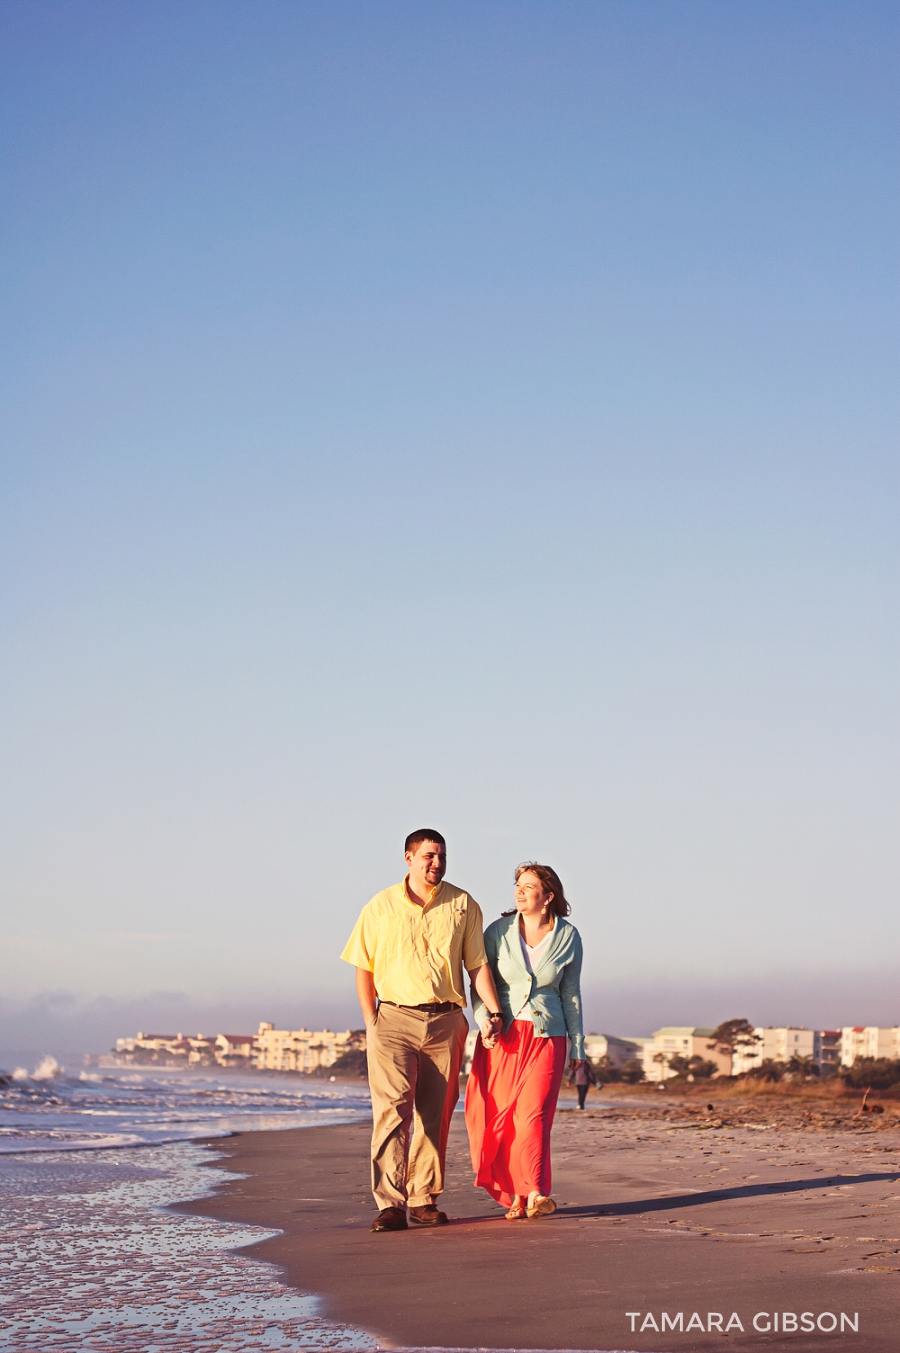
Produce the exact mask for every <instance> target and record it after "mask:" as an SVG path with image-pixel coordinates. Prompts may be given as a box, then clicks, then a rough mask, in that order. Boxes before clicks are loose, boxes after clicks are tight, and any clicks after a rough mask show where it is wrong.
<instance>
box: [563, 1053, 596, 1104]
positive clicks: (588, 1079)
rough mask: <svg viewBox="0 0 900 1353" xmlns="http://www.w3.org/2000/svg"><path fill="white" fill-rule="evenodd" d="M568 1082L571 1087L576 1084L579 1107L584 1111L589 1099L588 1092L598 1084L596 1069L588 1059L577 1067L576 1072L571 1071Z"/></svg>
mask: <svg viewBox="0 0 900 1353" xmlns="http://www.w3.org/2000/svg"><path fill="white" fill-rule="evenodd" d="M568 1080H569V1084H570V1085H571V1084H572V1082H573V1081H574V1082H575V1089H576V1091H577V1092H578V1107H579V1109H583V1108H584V1102H585V1100H586V1099H587V1097H588V1090H590V1088H591V1086H592V1085H596V1084H597V1077H596V1076H595V1075H594V1068H593V1067H592V1066H591V1064H590V1062H589V1061H588V1060H587V1058H585V1060H584V1061H583V1062H582V1063H581V1065H580V1066H576V1067H575V1068H574V1070H573V1069H570V1070H569V1078H568Z"/></svg>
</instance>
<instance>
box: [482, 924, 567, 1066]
mask: <svg viewBox="0 0 900 1353" xmlns="http://www.w3.org/2000/svg"><path fill="white" fill-rule="evenodd" d="M484 948H485V952H486V953H487V958H488V963H490V965H491V972H492V973H493V974H494V981H495V983H496V985H497V996H498V997H499V999H500V1008H501V1010H502V1011H503V1031H504V1033H505V1032H506V1030H507V1029H508V1028H509V1026H510V1025H511V1024H512V1022H513V1019H514V1018H515V1017H516V1016H518V1015H522V1016H524V1015H530V1016H531V1018H532V1020H533V1022H534V1032H535V1034H536V1035H537V1037H538V1038H558V1037H561V1036H563V1037H564V1036H565V1035H566V1034H568V1036H569V1039H570V1040H571V1044H572V1047H571V1050H570V1053H569V1056H570V1057H575V1058H581V1057H584V1026H583V1025H582V1022H581V957H582V953H581V936H580V935H579V933H578V931H577V930H576V929H575V927H574V926H573V925H572V924H571V922H569V921H566V920H564V919H563V918H562V917H561V916H557V918H556V922H555V924H554V927H553V938H552V939H551V940H550V943H549V944H548V945H547V947H546V949H544V951H543V952H542V953H541V954H539V955H538V960H537V967H536V968H535V971H534V972H533V973H530V972H529V971H528V968H527V966H526V963H525V955H524V954H523V953H522V941H521V939H520V938H519V914H518V912H516V914H515V915H514V916H501V917H500V919H499V921H493V922H492V923H491V924H490V925H489V926H488V928H487V930H486V931H485V932H484ZM472 1007H473V1013H474V1015H475V1019H476V1020H477V1021H478V1023H479V1025H480V1024H481V1021H482V1019H483V1018H484V1015H485V1004H484V1002H483V1001H482V999H481V997H480V996H479V995H478V993H477V992H476V991H475V990H474V988H473V990H472ZM523 1007H524V1009H523Z"/></svg>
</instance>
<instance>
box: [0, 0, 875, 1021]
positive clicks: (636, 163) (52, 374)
mask: <svg viewBox="0 0 900 1353" xmlns="http://www.w3.org/2000/svg"><path fill="white" fill-rule="evenodd" d="M898 26H900V25H898V13H897V9H896V6H894V5H893V4H884V5H882V4H877V3H859V0H854V2H853V3H829V2H828V0H816V3H800V4H798V3H790V0H779V3H764V2H762V3H760V2H759V0H754V3H752V4H750V3H746V4H745V3H728V4H722V3H710V4H706V3H693V0H683V2H682V3H678V4H674V3H665V4H660V3H652V0H651V2H646V3H642V4H641V5H639V6H636V5H633V4H619V3H613V4H609V3H593V4H575V3H552V4H549V3H548V4H528V3H516V4H487V5H484V4H477V5H476V4H471V5H467V4H456V5H453V6H444V7H441V6H437V5H421V4H416V5H412V4H410V5H402V4H390V3H383V4H378V5H374V4H356V3H343V4H341V5H336V4H316V3H310V4H302V5H297V4H293V3H292V4H282V3H268V4H266V5H264V6H260V5H250V4H235V3H216V4H215V5H211V4H203V3H192V4H190V5H187V6H185V5H183V4H169V3H155V4H153V5H144V6H137V5H135V6H122V5H118V4H100V3H96V4H95V3H91V4H83V3H71V2H69V3H65V4H53V3H46V4H42V5H41V6H34V5H31V4H26V3H4V4H2V5H0V118H2V126H3V135H2V150H0V256H2V263H0V267H2V273H0V287H2V292H0V295H2V306H0V420H2V421H0V430H2V443H3V448H2V481H0V489H2V504H0V624H2V631H0V647H2V656H0V664H2V667H0V683H2V684H0V699H2V703H3V708H4V710H5V716H6V717H5V718H4V720H3V730H2V745H0V760H2V766H3V771H2V794H3V799H2V818H3V821H4V828H3V843H2V917H0V939H2V944H0V992H2V993H3V994H4V997H5V999H6V1000H7V1001H8V1002H9V1004H8V1006H7V1013H8V1016H9V1019H10V1020H11V1021H12V1022H13V1025H15V1028H16V1033H15V1038H16V1040H17V1044H19V1045H20V1044H21V1042H22V1038H23V1037H24V1034H22V1035H20V1033H19V1032H18V1030H19V1027H20V1025H21V1021H22V1019H23V1018H24V1017H23V1016H22V1013H21V1012H22V1011H23V1010H28V1011H31V1012H32V1014H33V1013H34V1011H35V1010H44V1009H49V1008H50V1007H51V1006H52V1008H53V1009H57V1010H59V1009H68V1010H69V1012H70V1015H69V1018H70V1019H71V1020H74V1021H75V1022H76V1023H77V1018H80V1017H81V1016H80V1015H78V1014H77V1012H78V1011H83V1010H85V1009H87V1008H88V1007H90V1006H91V1002H93V1003H94V1006H93V1007H92V1008H97V1009H98V1008H100V1007H99V1006H97V1002H100V1003H101V1005H102V1006H103V1009H112V1008H113V1007H114V1006H115V1003H116V1002H119V1003H120V1007H121V1008H123V1009H124V1008H125V1007H124V1006H121V1003H122V1002H124V1003H126V1005H127V1009H128V1011H129V1018H131V1015H132V1014H133V1013H134V1012H136V1011H139V1010H141V1009H144V1008H146V1009H148V1010H155V1009H157V1008H160V1009H165V1008H166V1002H167V1001H168V1002H170V1003H171V1002H175V1003H176V1004H177V1002H179V1001H180V1002H182V1004H183V1005H184V1007H185V1009H191V1008H194V1007H196V1008H197V1009H205V1010H207V1011H211V1010H215V1011H216V1018H219V1016H220V1015H221V1018H222V1019H226V1018H227V1017H228V1015H229V1013H230V1012H233V1016H232V1017H233V1018H237V1017H238V1015H240V1017H241V1018H242V1019H248V1018H250V1015H251V1014H252V1011H254V1010H256V1009H259V1011H260V1017H275V1018H287V1017H288V1016H289V1015H290V1016H291V1017H295V1016H296V1017H304V1016H305V1018H306V1020H307V1022H309V1020H310V1019H315V1018H317V1017H324V1015H325V1014H329V1016H330V1017H332V1018H334V1019H340V1018H342V1017H343V1018H350V1017H351V1016H352V1012H353V1007H352V1003H351V999H350V987H351V980H352V979H351V974H350V972H349V970H347V971H344V970H343V968H342V965H340V964H339V963H338V962H337V959H336V955H337V953H338V952H339V950H340V947H341V945H342V943H343V939H344V937H345V934H346V933H347V932H348V931H349V928H350V926H351V925H352V922H353V919H354V917H355V915H356V913H357V911H358V909H359V907H360V906H361V904H362V903H363V902H364V901H365V900H366V898H367V897H368V896H370V895H371V894H372V893H373V892H374V891H375V890H376V889H378V888H380V887H382V886H384V885H385V884H386V883H388V882H391V881H393V880H394V879H395V878H397V877H399V874H400V871H401V865H402V861H401V858H400V847H401V844H402V839H403V837H404V835H405V834H406V832H407V831H408V830H410V829H411V828H413V827H417V826H419V825H422V824H433V825H435V826H437V827H439V828H440V829H442V830H443V831H444V832H445V834H446V835H447V836H448V838H449V842H450V860H451V864H450V870H449V876H450V877H451V878H452V879H454V881H457V882H459V883H461V884H462V885H464V886H467V887H469V888H470V889H471V890H472V892H473V893H474V895H475V896H476V897H477V898H478V899H479V900H480V901H481V903H482V905H483V907H484V910H485V913H486V915H487V916H488V917H489V918H491V917H493V916H495V915H496V914H497V913H498V912H499V910H500V909H501V907H502V906H504V905H507V904H508V899H509V894H510V886H511V877H512V870H513V868H514V866H515V864H516V863H517V862H518V861H519V860H521V859H523V858H530V857H536V858H539V859H542V860H543V859H546V860H547V861H548V862H549V863H552V864H553V865H554V866H555V867H556V868H557V869H558V870H559V872H560V874H561V875H562V877H563V879H564V881H565V882H566V885H567V889H568V890H569V892H570V893H571V896H572V899H573V903H574V907H575V911H574V919H575V920H576V923H577V924H578V925H579V927H580V928H581V929H582V932H583V934H584V937H585V944H586V950H587V954H588V962H587V973H586V981H587V984H588V986H589V988H590V989H591V991H592V993H593V995H592V996H591V1001H593V1003H594V1004H593V1006H591V1005H590V1004H589V1022H590V1012H591V1010H592V1009H593V1010H594V1011H596V1019H597V1020H598V1021H599V1020H600V1019H601V1017H602V1020H603V1022H604V1024H605V1025H606V1026H607V1027H609V1029H610V1031H611V1032H617V1031H618V1032H629V1031H630V1032H647V1031H648V1030H649V1028H650V1027H652V1025H653V1024H655V1023H658V1022H663V1021H664V1020H667V1019H668V1018H669V1016H668V1014H667V1011H669V1010H670V1009H671V1017H672V1019H673V1020H676V1021H683V1022H691V1021H692V1019H693V1018H694V1016H693V1015H692V1014H691V1012H690V1010H689V1009H688V1008H687V1006H688V1005H689V1004H690V1001H689V1000H688V996H689V995H690V993H691V992H696V993H698V995H697V1004H698V1005H701V1004H703V1003H704V1001H707V1004H710V1005H713V1004H716V1003H717V1002H718V1003H721V1004H723V1006H724V1007H725V1008H723V1009H722V1011H721V1017H722V1018H725V1017H726V1016H729V1015H732V1014H735V1013H742V1014H747V1015H748V1016H749V1017H750V1018H753V1019H757V1018H758V1019H761V1020H772V1021H775V1022H782V1020H791V1021H795V1022H805V1023H814V1022H829V1023H856V1022H868V1021H874V1022H882V1023H885V1022H891V1023H893V1022H896V1021H897V1020H898V1019H900V1012H898V1010H897V1008H896V1005H895V1003H894V995H893V992H894V986H895V983H894V979H893V969H892V968H891V966H890V965H891V964H893V961H894V958H895V955H896V946H897V941H898V939H900V925H898V921H897V915H898V906H897V903H898V881H900V870H898V863H900V862H898V849H897V829H896V823H897V810H898V806H900V804H898V799H900V793H898V789H900V785H898V771H897V766H898V750H900V748H898V716H897V699H896V692H897V689H898V676H900V673H898V643H897V635H898V631H897V590H898V586H897V585H898V576H900V570H898V549H897V525H896V523H897V507H898V458H897V430H898V416H897V414H898V407H897V393H896V392H897V355H898V325H897V314H898V305H897V302H898V285H897V281H898V279H897V197H898V194H897V182H898V180H897V125H898V124H897V112H898V108H897V104H898V95H897V81H896V58H897V38H898ZM711 991H714V992H715V993H717V994H716V995H715V997H714V999H713V998H712V997H709V998H708V1000H707V997H703V998H702V999H701V996H700V994H699V993H701V992H711ZM660 992H662V993H664V997H663V996H660V995H659V993H660ZM636 993H637V994H636ZM654 993H656V994H655V995H654ZM731 993H734V996H735V999H742V1001H743V1004H742V1007H741V1010H740V1011H737V1009H732V1008H731V1005H730V1004H729V1000H730V996H731ZM654 1000H655V1001H656V1004H655V1005H654V1003H653V1002H654ZM754 1001H756V1006H757V1008H756V1009H754V1008H751V1006H752V1004H753V1002H754ZM66 1002H68V1003H69V1004H68V1005H66ZM104 1002H105V1003H106V1004H105V1005H103V1003H104ZM110 1003H112V1004H110ZM142 1003H143V1004H142ZM160 1003H162V1004H160ZM675 1005H678V1007H679V1009H678V1012H677V1013H676V1012H675V1010H674V1009H672V1007H673V1006H675ZM664 1006H665V1009H664V1008H663V1007H664ZM682 1006H684V1007H685V1008H684V1009H682V1008H681V1007H682ZM263 1007H265V1009H263ZM744 1007H746V1008H744ZM116 1008H119V1007H116ZM179 1008H180V1007H179ZM642 1011H645V1012H646V1018H647V1025H646V1027H641V1028H638V1027H637V1023H636V1022H637V1021H639V1020H640V1018H641V1012H642ZM73 1012H74V1013H73ZM281 1012H283V1013H281ZM714 1013H715V1012H713V1011H706V1010H704V1011H703V1012H701V1011H700V1010H699V1009H698V1011H697V1015H696V1018H697V1021H698V1022H706V1021H707V1020H710V1019H713V1016H714ZM136 1017H137V1016H136V1014H135V1018H136ZM29 1018H31V1015H29ZM112 1018H113V1017H112V1016H110V1019H112ZM210 1018H212V1015H210ZM16 1020H19V1022H20V1025H16V1024H15V1021H16ZM185 1022H186V1023H187V1017H185ZM626 1022H627V1024H628V1028H627V1029H625V1028H624V1027H623V1023H626ZM11 1027H12V1026H11ZM22 1027H24V1026H22ZM73 1027H74V1026H73ZM92 1028H93V1026H92ZM48 1036H49V1035H48ZM92 1036H93V1035H92ZM2 1041H3V1040H2V1039H0V1043H2Z"/></svg>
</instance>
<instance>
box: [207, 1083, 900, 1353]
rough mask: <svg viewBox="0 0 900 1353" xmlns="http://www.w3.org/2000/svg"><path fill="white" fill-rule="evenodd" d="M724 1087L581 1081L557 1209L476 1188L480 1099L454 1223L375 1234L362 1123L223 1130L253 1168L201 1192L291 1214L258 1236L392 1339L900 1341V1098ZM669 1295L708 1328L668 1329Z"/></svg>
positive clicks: (231, 1210)
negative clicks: (865, 1103)
mask: <svg viewBox="0 0 900 1353" xmlns="http://www.w3.org/2000/svg"><path fill="white" fill-rule="evenodd" d="M709 1098H710V1102H711V1103H712V1104H713V1108H712V1110H709V1109H707V1107H706V1104H707V1099H706V1096H705V1095H704V1097H703V1099H702V1100H698V1099H697V1098H696V1097H694V1098H693V1099H688V1098H682V1097H677V1098H676V1097H675V1096H674V1095H668V1094H667V1095H666V1097H665V1100H664V1102H662V1103H661V1102H660V1101H661V1100H663V1096H662V1095H661V1094H660V1095H657V1094H654V1093H648V1092H646V1091H644V1092H643V1093H638V1094H636V1093H635V1092H633V1091H632V1092H624V1093H623V1094H620V1095H619V1096H618V1097H614V1098H611V1097H610V1095H609V1094H608V1093H607V1092H604V1093H603V1097H602V1099H603V1102H605V1103H612V1105H613V1107H610V1108H600V1107H598V1106H599V1104H600V1102H601V1099H600V1097H599V1096H598V1095H597V1094H596V1092H593V1107H590V1105H591V1101H590V1100H589V1107H588V1109H587V1110H586V1111H585V1112H583V1113H581V1112H578V1111H577V1110H573V1111H571V1112H565V1111H562V1108H563V1105H565V1106H570V1105H571V1099H572V1095H571V1092H566V1091H564V1092H563V1105H561V1112H560V1113H559V1114H558V1116H557V1121H556V1125H555V1127H554V1133H553V1162H554V1186H553V1192H554V1196H555V1198H556V1200H557V1202H558V1204H559V1211H558V1212H557V1213H556V1214H555V1215H554V1216H552V1217H549V1218H546V1219H544V1220H541V1221H534V1222H527V1221H526V1222H518V1223H510V1222H506V1221H504V1220H503V1218H502V1214H501V1212H500V1211H499V1209H497V1208H496V1207H495V1205H494V1204H493V1203H492V1202H491V1200H490V1199H488V1198H487V1196H486V1195H485V1194H484V1193H482V1192H481V1191H476V1190H475V1189H474V1188H473V1185H472V1182H471V1169H470V1165H469V1160H468V1154H467V1145H466V1136H465V1125H464V1123H463V1122H462V1119H461V1115H457V1117H456V1120H455V1121H454V1125H453V1131H452V1134H451V1145H450V1152H449V1159H448V1187H447V1191H446V1193H445V1195H444V1198H443V1200H442V1201H443V1206H444V1207H445V1208H446V1210H447V1211H448V1213H449V1214H450V1216H451V1218H452V1219H453V1221H452V1224H451V1225H450V1226H446V1227H442V1228H439V1229H437V1230H423V1229H410V1230H409V1231H407V1232H401V1233H399V1234H383V1235H372V1234H370V1232H369V1230H368V1226H369V1222H370V1220H371V1217H372V1216H373V1213H374V1208H373V1204H372V1199H371V1195H370V1193H369V1188H368V1161H367V1147H368V1135H369V1132H368V1127H367V1126H366V1125H362V1124H360V1125H352V1126H343V1127H327V1128H306V1129H298V1130H294V1131H288V1132H255V1133H246V1134H243V1135H240V1136H237V1137H235V1138H231V1139H228V1140H227V1141H225V1142H216V1143H215V1144H214V1145H215V1147H216V1150H217V1151H221V1152H223V1153H224V1156H225V1159H224V1160H221V1161H219V1162H218V1163H219V1164H221V1165H224V1166H225V1167H226V1168H231V1169H233V1170H235V1171H239V1172H241V1173H244V1174H246V1175H247V1176H248V1177H247V1178H244V1179H236V1180H235V1181H234V1183H233V1184H228V1185H226V1186H225V1187H224V1188H222V1189H220V1190H219V1191H218V1192H217V1194H216V1195H215V1196H214V1197H212V1198H207V1199H201V1200H198V1201H197V1202H193V1203H189V1204H186V1205H184V1207H183V1209H182V1210H185V1211H189V1212H199V1213H207V1214H209V1215H213V1216H215V1217H217V1218H220V1219H223V1220H230V1221H240V1222H253V1223H257V1224H260V1225H264V1226H268V1227H272V1228H278V1229H279V1230H280V1231H281V1232H282V1234H281V1235H279V1236H278V1237H276V1238H274V1239H272V1240H267V1241H264V1242H263V1243H262V1244H260V1245H256V1246H254V1247H253V1248H252V1249H251V1250H249V1251H247V1253H250V1254H252V1255H255V1256H256V1257H258V1258H260V1259H265V1260H268V1261H270V1262H274V1263H276V1264H278V1265H280V1266H281V1268H282V1269H283V1272H284V1274H285V1276H286V1279H287V1281H288V1282H290V1283H291V1284H293V1285H294V1286H296V1287H298V1288H301V1289H303V1290H305V1291H313V1292H318V1293H320V1294H322V1296H323V1298H324V1307H323V1311H322V1314H323V1315H325V1316H328V1317H329V1318H332V1319H336V1320H341V1321H346V1322H348V1323H350V1324H353V1325H356V1326H358V1327H360V1328H362V1329H365V1330H368V1331H370V1332H373V1333H374V1334H375V1335H376V1336H377V1337H378V1338H379V1339H380V1341H381V1342H382V1344H383V1345H384V1346H385V1347H400V1346H405V1347H408V1348H428V1347H431V1348H435V1347H441V1348H447V1347H453V1348H490V1349H511V1348H515V1349H655V1350H674V1349H697V1350H701V1349H707V1348H713V1347H716V1348H718V1347H721V1346H722V1345H723V1341H724V1340H725V1338H726V1335H725V1333H724V1329H725V1326H726V1325H727V1323H728V1322H729V1320H730V1319H731V1317H732V1315H733V1314H734V1315H735V1316H736V1317H737V1319H738V1320H740V1322H741V1324H742V1325H743V1333H742V1332H740V1330H739V1329H738V1326H737V1325H736V1324H735V1323H734V1322H733V1321H732V1327H731V1330H730V1331H729V1332H728V1334H727V1345H726V1346H727V1347H731V1348H734V1349H751V1348H753V1349H756V1348H788V1347H789V1348H796V1349H798V1350H799V1349H803V1350H819V1349H830V1348H845V1347H849V1348H853V1349H859V1350H865V1353H880V1351H881V1350H884V1351H885V1353H887V1350H890V1351H891V1353H896V1350H897V1349H898V1348H900V1329H898V1324H900V1321H898V1308H900V1300H898V1299H900V1118H898V1114H897V1110H896V1108H895V1107H894V1106H892V1105H888V1107H887V1111H886V1112H885V1113H883V1114H880V1115H874V1114H873V1115H865V1116H858V1108H859V1103H858V1101H853V1100H848V1101H835V1100H825V1099H823V1100H821V1101H815V1100H809V1101H793V1102H792V1101H787V1100H785V1099H784V1098H783V1097H772V1098H771V1099H766V1098H764V1097H757V1098H754V1099H752V1100H745V1101H744V1100H740V1099H737V1098H735V1097H734V1096H724V1095H723V1096H720V1097H718V1098H717V1097H716V1095H715V1093H712V1094H711V1095H710V1097H709ZM629 1099H630V1100H631V1101H632V1102H628V1101H629ZM628 1312H638V1313H639V1315H638V1316H637V1317H636V1318H634V1319H632V1318H630V1317H629V1316H628V1315H627V1313H628ZM663 1312H666V1313H667V1314H668V1316H669V1317H670V1318H672V1317H676V1316H677V1313H678V1312H681V1313H682V1323H683V1324H684V1325H685V1326H686V1325H688V1324H689V1323H690V1324H692V1329H691V1330H690V1331H689V1332H683V1333H681V1332H679V1331H678V1330H677V1329H675V1330H674V1331H672V1330H671V1329H668V1328H667V1329H666V1331H665V1332H663V1331H662V1313H663ZM695 1312H696V1314H697V1319H695V1320H693V1321H692V1320H691V1317H692V1315H693V1314H694V1313H695ZM775 1312H778V1314H779V1332H778V1333H777V1334H776V1333H774V1332H769V1333H763V1332H755V1331H754V1329H753V1324H752V1322H753V1318H754V1316H757V1315H758V1316H759V1319H758V1322H757V1323H758V1324H759V1325H762V1324H764V1323H765V1319H766V1318H768V1319H769V1320H771V1318H772V1315H773V1313H775ZM785 1312H787V1313H790V1314H793V1315H794V1316H795V1317H797V1323H798V1325H799V1324H800V1322H801V1318H802V1316H803V1313H804V1312H809V1313H811V1314H812V1317H813V1318H814V1319H815V1318H818V1317H822V1320H821V1322H820V1323H821V1325H822V1328H821V1329H817V1330H815V1331H814V1332H813V1333H803V1332H801V1330H799V1329H798V1331H797V1332H793V1331H791V1330H789V1329H788V1331H787V1332H783V1327H784V1326H785V1325H787V1326H790V1324H791V1323H792V1322H791V1320H790V1319H788V1320H787V1321H785V1320H784V1313H785ZM829 1312H830V1313H832V1314H833V1315H834V1316H835V1317H836V1318H837V1320H838V1321H839V1322H840V1317H841V1313H842V1312H843V1313H844V1314H845V1315H846V1316H849V1317H851V1318H852V1317H854V1316H858V1326H859V1332H858V1333H853V1332H852V1330H851V1329H850V1328H849V1327H848V1326H847V1325H846V1322H845V1328H844V1333H843V1334H842V1333H841V1327H840V1323H839V1324H838V1328H837V1330H836V1331H835V1332H834V1333H830V1332H826V1331H827V1327H828V1326H829V1325H830V1323H831V1321H830V1318H829V1316H828V1315H827V1313H829ZM711 1313H712V1314H713V1315H715V1314H716V1313H719V1314H721V1315H722V1316H723V1317H724V1319H723V1321H722V1328H723V1332H722V1333H719V1332H717V1330H716V1328H715V1321H713V1327H712V1328H710V1327H709V1326H710V1322H709V1315H710V1314H711ZM761 1313H766V1316H763V1315H762V1314H761ZM648 1314H649V1315H650V1316H651V1317H652V1320H653V1321H655V1323H656V1324H657V1325H658V1326H660V1330H659V1332H656V1331H654V1329H653V1324H652V1323H651V1322H649V1321H647V1319H646V1317H647V1315H648ZM700 1321H702V1325H703V1332H701V1331H700V1330H699V1329H698V1327H697V1326H698V1322H700ZM806 1323H807V1324H808V1323H809V1317H807V1320H806ZM632 1325H633V1326H634V1330H633V1331H632V1328H631V1327H632ZM642 1325H645V1329H644V1330H643V1332H642V1330H641V1326H642Z"/></svg>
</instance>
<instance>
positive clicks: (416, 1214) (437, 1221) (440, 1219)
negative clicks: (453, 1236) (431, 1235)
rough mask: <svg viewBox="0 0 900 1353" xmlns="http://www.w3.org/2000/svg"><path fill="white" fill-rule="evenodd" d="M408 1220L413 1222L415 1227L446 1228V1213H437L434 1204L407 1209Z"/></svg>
mask: <svg viewBox="0 0 900 1353" xmlns="http://www.w3.org/2000/svg"><path fill="white" fill-rule="evenodd" d="M409 1219H410V1221H414V1222H415V1223H416V1225H417V1226H446V1225H447V1214H446V1212H439V1211H438V1210H437V1208H436V1207H435V1205H434V1203H426V1204H425V1206H424V1207H411V1208H410V1209H409Z"/></svg>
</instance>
